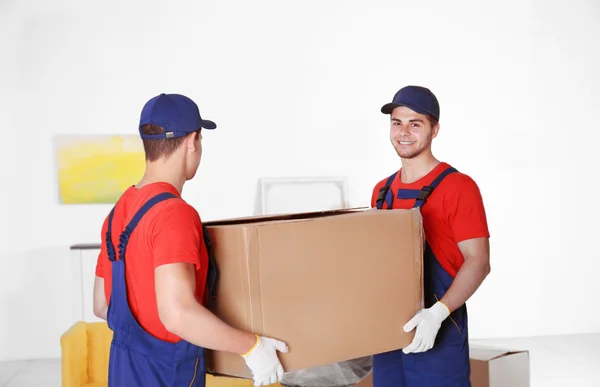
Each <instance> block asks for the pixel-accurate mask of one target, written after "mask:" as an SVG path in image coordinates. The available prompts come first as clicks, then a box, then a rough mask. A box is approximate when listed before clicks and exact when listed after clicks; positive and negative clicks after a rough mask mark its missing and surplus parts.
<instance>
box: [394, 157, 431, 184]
mask: <svg viewBox="0 0 600 387" xmlns="http://www.w3.org/2000/svg"><path fill="white" fill-rule="evenodd" d="M439 163H440V161H439V160H437V159H436V158H435V157H433V155H432V154H423V155H419V156H417V157H415V158H413V159H402V173H401V174H400V179H401V180H400V181H402V182H403V183H405V184H410V183H414V182H415V181H417V180H419V179H421V178H422V177H423V176H425V175H427V174H428V173H429V172H431V171H432V170H433V169H434V168H435V167H436V166H438V164H439Z"/></svg>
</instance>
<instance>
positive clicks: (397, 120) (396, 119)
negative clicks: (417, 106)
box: [392, 118, 424, 123]
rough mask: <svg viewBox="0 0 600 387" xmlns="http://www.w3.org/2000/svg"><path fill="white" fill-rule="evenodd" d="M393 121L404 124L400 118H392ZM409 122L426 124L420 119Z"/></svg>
mask: <svg viewBox="0 0 600 387" xmlns="http://www.w3.org/2000/svg"><path fill="white" fill-rule="evenodd" d="M392 121H396V122H402V120H399V119H398V118H392ZM408 122H420V123H424V121H423V120H422V119H420V118H413V119H412V120H408Z"/></svg>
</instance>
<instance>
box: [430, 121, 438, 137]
mask: <svg viewBox="0 0 600 387" xmlns="http://www.w3.org/2000/svg"><path fill="white" fill-rule="evenodd" d="M439 131H440V124H439V123H437V124H435V126H434V127H433V128H431V138H436V137H437V135H438V133H439Z"/></svg>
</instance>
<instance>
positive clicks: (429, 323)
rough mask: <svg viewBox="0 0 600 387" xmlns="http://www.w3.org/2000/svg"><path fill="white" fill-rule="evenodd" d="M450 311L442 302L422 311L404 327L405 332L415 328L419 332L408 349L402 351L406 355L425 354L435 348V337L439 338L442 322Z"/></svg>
mask: <svg viewBox="0 0 600 387" xmlns="http://www.w3.org/2000/svg"><path fill="white" fill-rule="evenodd" d="M449 315H450V310H449V309H448V307H447V306H446V305H445V304H443V303H442V302H440V301H438V302H436V303H435V304H434V305H433V306H432V307H431V308H427V309H421V310H420V311H419V312H417V314H416V315H415V317H413V318H412V319H411V320H410V321H409V322H407V323H406V325H404V332H410V331H412V330H413V329H415V327H416V328H417V332H416V333H415V337H414V339H413V341H412V343H410V344H409V345H408V346H407V347H406V348H404V349H402V352H404V353H417V352H425V351H428V350H430V349H431V348H432V347H433V343H434V342H435V337H436V336H437V333H438V331H439V330H440V327H441V326H442V322H443V321H444V320H445V319H446V318H448V316H449Z"/></svg>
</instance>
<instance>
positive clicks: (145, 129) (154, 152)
mask: <svg viewBox="0 0 600 387" xmlns="http://www.w3.org/2000/svg"><path fill="white" fill-rule="evenodd" d="M141 129H142V133H143V134H163V133H165V129H164V128H163V127H162V126H158V125H153V124H148V125H143V126H142V128H141ZM195 133H196V134H200V129H198V130H196V132H195ZM185 137H187V136H184V137H176V138H162V139H152V140H142V143H143V144H144V151H145V152H146V160H148V161H156V160H158V159H160V158H161V157H165V158H168V157H169V156H171V155H172V154H173V152H175V151H176V150H177V149H178V148H179V147H180V146H181V144H183V142H184V141H185Z"/></svg>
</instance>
